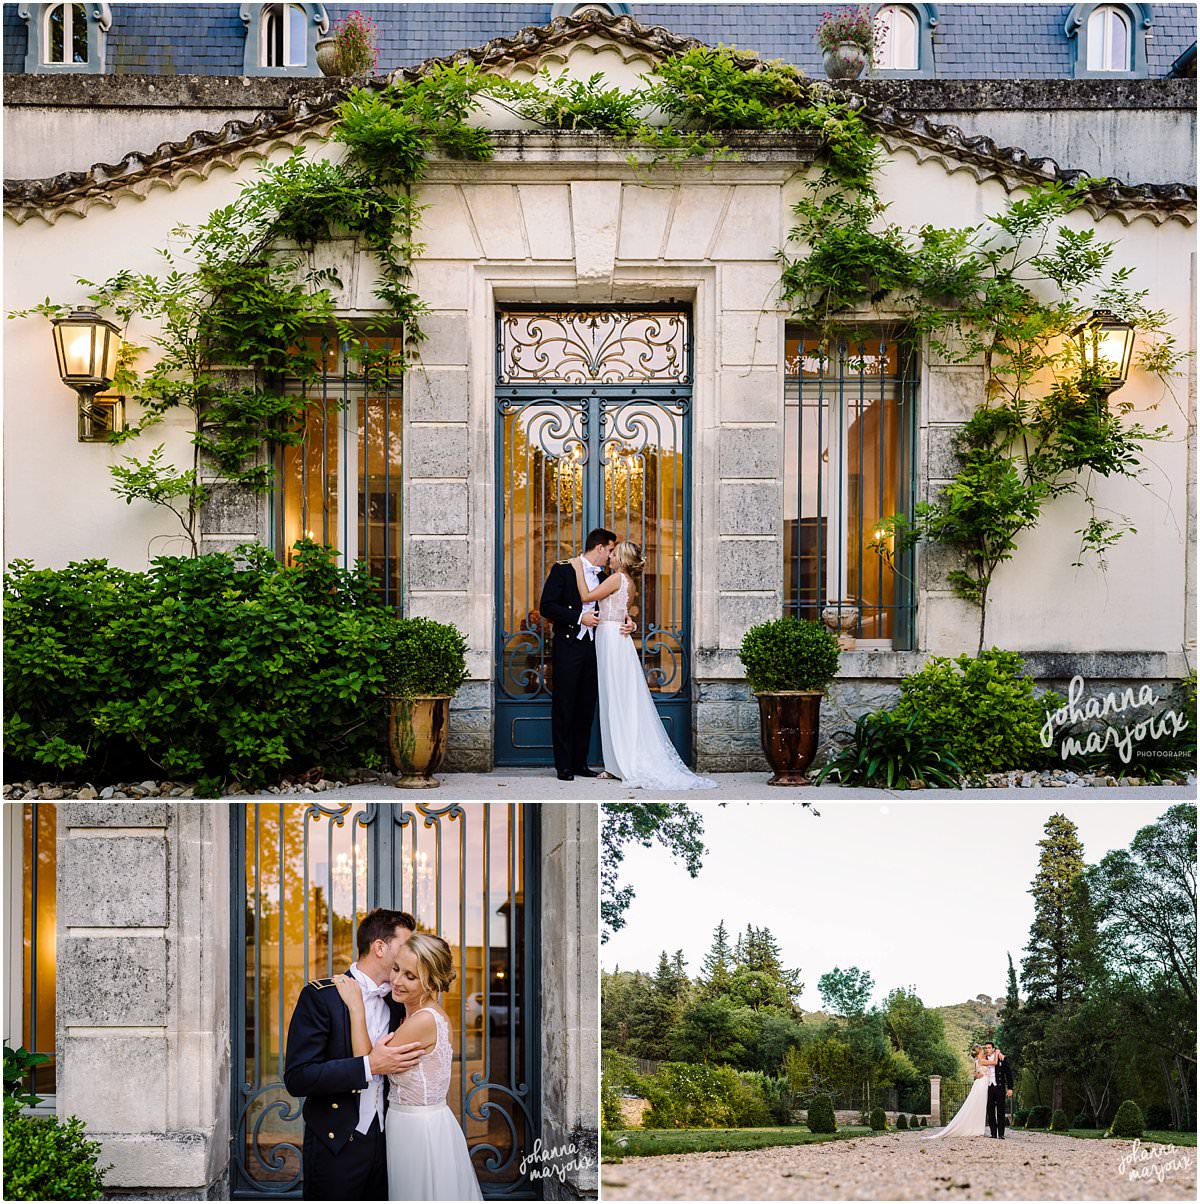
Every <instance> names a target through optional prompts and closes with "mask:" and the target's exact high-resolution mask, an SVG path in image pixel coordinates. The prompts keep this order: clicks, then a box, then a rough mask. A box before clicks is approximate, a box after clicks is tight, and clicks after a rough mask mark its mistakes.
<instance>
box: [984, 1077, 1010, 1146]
mask: <svg viewBox="0 0 1200 1204" xmlns="http://www.w3.org/2000/svg"><path fill="white" fill-rule="evenodd" d="M1007 1123H1008V1096H1007V1094H1006V1092H1005V1089H1004V1088H1003V1087H989V1088H988V1094H987V1127H988V1132H989V1133H991V1135H992V1136H993V1137H995V1136H996V1130H997V1128H999V1130H1000V1136H1001V1137H1003V1136H1004V1126H1005V1125H1006V1124H1007Z"/></svg>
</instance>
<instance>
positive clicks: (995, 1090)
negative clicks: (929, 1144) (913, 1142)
mask: <svg viewBox="0 0 1200 1204" xmlns="http://www.w3.org/2000/svg"><path fill="white" fill-rule="evenodd" d="M971 1058H972V1060H973V1061H974V1063H975V1081H974V1082H973V1083H972V1084H971V1090H970V1091H969V1092H968V1093H967V1098H966V1099H965V1100H963V1104H962V1107H961V1108H959V1110H958V1111H957V1112H956V1113H955V1114H954V1118H953V1119H952V1120H951V1121H950V1123H949V1124H948V1125H947V1126H946V1127H945V1128H944V1129H939V1130H938V1131H937V1132H936V1133H930V1134H928V1135H927V1136H926V1140H933V1139H934V1138H937V1137H982V1136H983V1131H984V1129H985V1128H986V1129H987V1130H988V1136H990V1137H998V1138H999V1139H1000V1140H1001V1141H1003V1140H1004V1126H1005V1123H1006V1121H1007V1119H1008V1101H1009V1099H1010V1098H1011V1096H1012V1093H1013V1082H1014V1076H1013V1068H1012V1063H1011V1062H1010V1061H1009V1059H1008V1058H1006V1057H1005V1056H1004V1054H1002V1053H1001V1052H1000V1050H998V1049H997V1048H996V1047H995V1045H994V1044H992V1042H991V1041H987V1042H985V1043H984V1044H983V1045H974V1046H972V1047H971Z"/></svg>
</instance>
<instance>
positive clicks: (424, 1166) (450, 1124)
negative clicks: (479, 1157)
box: [386, 1008, 483, 1200]
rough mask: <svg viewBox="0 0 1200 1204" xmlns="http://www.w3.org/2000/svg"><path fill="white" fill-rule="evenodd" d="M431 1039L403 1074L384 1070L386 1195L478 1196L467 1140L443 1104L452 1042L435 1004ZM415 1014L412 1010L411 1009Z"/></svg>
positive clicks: (394, 1197)
mask: <svg viewBox="0 0 1200 1204" xmlns="http://www.w3.org/2000/svg"><path fill="white" fill-rule="evenodd" d="M419 1010H420V1011H422V1012H432V1013H433V1019H434V1023H435V1024H436V1025H437V1044H436V1045H434V1047H433V1048H432V1049H431V1050H430V1051H429V1052H428V1053H427V1054H426V1055H425V1056H424V1057H423V1058H422V1059H421V1060H420V1061H419V1062H418V1063H417V1064H416V1065H415V1066H414V1067H413V1068H412V1070H406V1071H405V1072H404V1073H403V1074H389V1075H388V1082H389V1083H390V1084H391V1090H390V1091H389V1093H388V1109H387V1125H386V1135H387V1169H388V1199H389V1200H481V1199H482V1198H483V1196H482V1194H481V1193H480V1191H479V1180H478V1179H477V1178H476V1177H475V1169H474V1167H472V1165H471V1157H470V1155H469V1154H468V1153H467V1139H466V1138H465V1137H464V1136H463V1131H462V1129H461V1128H460V1127H459V1123H458V1119H457V1117H456V1116H455V1115H454V1113H453V1112H451V1111H450V1107H449V1105H448V1104H447V1103H446V1092H447V1091H449V1090H450V1067H451V1064H452V1062H453V1060H454V1046H453V1043H452V1041H451V1039H450V1022H449V1021H448V1020H447V1019H446V1017H445V1016H443V1015H442V1014H441V1012H439V1011H437V1009H436V1008H420V1009H419ZM413 1015H416V1012H414V1013H413Z"/></svg>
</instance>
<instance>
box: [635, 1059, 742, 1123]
mask: <svg viewBox="0 0 1200 1204" xmlns="http://www.w3.org/2000/svg"><path fill="white" fill-rule="evenodd" d="M645 1084H646V1098H647V1099H648V1100H649V1101H650V1106H649V1108H647V1109H646V1112H645V1114H644V1115H643V1117H642V1124H643V1125H644V1126H645V1127H646V1128H647V1129H717V1128H732V1127H734V1120H735V1100H736V1098H737V1096H738V1093H739V1084H738V1076H737V1071H735V1070H733V1069H731V1068H730V1067H728V1066H707V1065H700V1064H697V1063H693V1062H663V1063H661V1064H660V1065H659V1068H658V1073H657V1074H655V1075H654V1076H653V1077H650V1078H647V1079H646V1080H645Z"/></svg>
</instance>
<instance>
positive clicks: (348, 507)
mask: <svg viewBox="0 0 1200 1204" xmlns="http://www.w3.org/2000/svg"><path fill="white" fill-rule="evenodd" d="M306 342H307V343H308V345H309V346H310V347H311V348H312V350H313V353H314V355H315V356H316V357H317V363H318V375H317V377H316V379H315V380H314V381H313V382H311V383H309V384H302V383H301V382H299V381H285V382H284V388H285V389H287V390H288V391H290V392H297V393H302V394H304V395H305V396H306V397H307V398H308V399H309V401H308V405H307V406H306V408H305V414H304V421H303V437H302V438H301V440H300V441H299V442H298V443H296V444H295V445H293V446H291V447H284V448H281V449H280V451H279V454H278V459H277V462H276V480H277V484H276V489H275V495H274V514H273V516H272V529H273V532H274V540H275V548H276V552H277V554H278V555H279V556H280V557H281V558H282V559H284V560H285V562H286V563H289V564H290V563H292V562H293V559H294V556H295V545H296V543H297V541H298V540H302V539H310V540H312V541H314V542H315V543H318V544H326V545H328V546H330V547H333V548H335V549H336V550H337V553H338V562H339V563H340V564H341V565H343V566H344V567H350V566H352V565H354V564H355V563H357V562H358V561H365V562H366V564H367V567H368V569H369V571H370V574H371V576H372V578H373V579H374V581H375V583H376V588H377V589H378V591H379V594H380V598H381V600H382V601H383V603H384V604H385V605H387V606H391V607H394V608H395V609H396V610H400V608H401V605H402V600H403V597H404V590H403V585H404V577H403V564H402V558H401V548H402V546H403V544H402V530H403V525H402V519H403V496H402V475H401V470H402V464H403V461H402V456H401V435H402V428H401V376H400V370H399V368H398V366H397V365H396V355H395V354H393V353H396V354H398V352H399V350H400V337H399V336H393V337H379V336H371V337H364V338H362V339H359V340H357V341H356V342H355V343H353V344H351V343H347V342H343V341H339V340H338V339H336V338H334V337H332V336H329V335H314V336H311V337H310V338H308V339H307V340H306Z"/></svg>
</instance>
